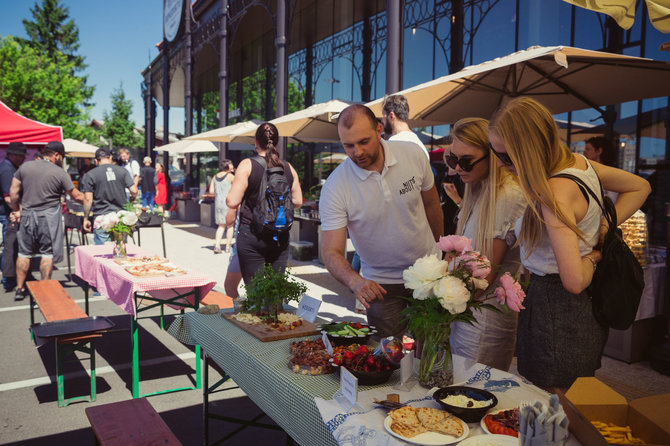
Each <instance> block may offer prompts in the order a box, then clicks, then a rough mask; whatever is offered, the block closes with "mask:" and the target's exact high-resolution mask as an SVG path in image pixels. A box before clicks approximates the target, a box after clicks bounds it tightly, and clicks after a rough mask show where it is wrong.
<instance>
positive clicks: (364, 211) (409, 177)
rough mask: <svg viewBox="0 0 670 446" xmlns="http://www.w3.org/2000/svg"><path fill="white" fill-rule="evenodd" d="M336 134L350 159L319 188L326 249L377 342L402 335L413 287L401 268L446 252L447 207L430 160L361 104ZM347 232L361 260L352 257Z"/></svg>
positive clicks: (353, 107)
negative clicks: (395, 137) (442, 244)
mask: <svg viewBox="0 0 670 446" xmlns="http://www.w3.org/2000/svg"><path fill="white" fill-rule="evenodd" d="M337 131H338V133H339V136H340V141H341V142H342V146H343V147H344V151H345V152H346V154H347V156H348V158H347V159H346V160H345V161H344V162H342V163H341V164H340V165H339V166H338V167H337V168H336V169H335V170H334V171H333V173H331V174H330V176H329V177H328V179H327V180H326V183H325V184H324V186H323V189H322V191H321V197H320V200H319V212H320V213H321V252H322V255H323V259H324V262H325V264H326V268H327V269H328V271H329V272H330V273H331V274H332V275H333V277H335V278H336V279H337V280H338V281H340V282H341V283H343V284H344V285H346V286H347V287H348V288H349V289H350V290H351V291H352V292H353V293H354V296H355V298H356V299H358V300H359V301H360V302H361V303H362V304H363V305H364V306H365V307H366V309H367V317H368V322H369V323H370V324H371V325H374V326H375V327H377V330H378V332H377V335H376V336H375V337H376V338H377V339H379V338H383V337H387V336H396V337H402V335H403V334H404V332H405V327H406V323H405V322H404V321H403V317H402V315H401V314H400V313H401V311H402V310H403V309H404V308H405V307H406V306H407V298H409V297H411V295H412V294H411V290H408V289H407V288H405V285H404V282H403V277H402V273H403V271H404V270H405V269H407V268H409V267H410V266H412V265H413V264H414V262H415V261H416V259H418V258H420V257H423V256H426V255H431V254H434V255H440V250H439V248H438V247H437V244H436V242H437V240H438V239H439V237H440V236H441V235H443V234H442V231H443V222H442V210H441V208H440V200H439V198H438V196H437V190H436V188H435V180H434V176H433V172H432V171H431V169H430V163H429V161H428V157H427V156H425V155H424V154H423V153H422V149H421V148H420V147H419V146H418V145H416V144H414V143H409V142H404V141H384V140H383V139H382V137H381V134H382V125H381V124H380V123H378V122H377V118H376V117H375V115H374V113H373V112H372V110H370V109H369V108H368V107H366V106H364V105H361V104H354V105H350V106H349V107H347V108H345V109H344V110H343V111H342V113H340V117H339V118H338V121H337ZM347 233H348V234H349V236H350V237H351V241H352V242H353V244H354V247H355V248H356V252H358V254H359V256H360V260H361V272H360V274H359V273H357V272H355V271H354V270H353V269H352V268H351V265H350V264H349V262H348V261H347V259H346V256H345V253H346V240H347Z"/></svg>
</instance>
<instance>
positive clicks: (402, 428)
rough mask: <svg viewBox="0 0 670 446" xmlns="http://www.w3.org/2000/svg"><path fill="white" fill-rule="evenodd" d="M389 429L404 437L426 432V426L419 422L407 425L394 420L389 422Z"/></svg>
mask: <svg viewBox="0 0 670 446" xmlns="http://www.w3.org/2000/svg"><path fill="white" fill-rule="evenodd" d="M391 430H392V431H393V432H395V433H396V434H398V435H400V436H403V437H405V438H412V437H416V436H417V435H419V434H423V433H424V432H426V428H425V427H423V426H422V425H421V424H417V425H414V426H407V425H405V424H402V423H396V422H393V423H391Z"/></svg>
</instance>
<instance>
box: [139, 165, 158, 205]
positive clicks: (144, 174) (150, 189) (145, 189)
mask: <svg viewBox="0 0 670 446" xmlns="http://www.w3.org/2000/svg"><path fill="white" fill-rule="evenodd" d="M143 162H144V166H142V168H141V169H140V183H141V186H142V207H143V208H150V209H151V210H152V211H153V210H154V197H155V196H156V181H155V179H156V169H154V168H153V167H151V157H149V156H145V157H144V160H143Z"/></svg>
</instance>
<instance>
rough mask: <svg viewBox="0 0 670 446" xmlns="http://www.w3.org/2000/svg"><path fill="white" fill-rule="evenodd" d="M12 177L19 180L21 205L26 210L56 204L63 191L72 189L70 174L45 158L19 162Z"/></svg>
mask: <svg viewBox="0 0 670 446" xmlns="http://www.w3.org/2000/svg"><path fill="white" fill-rule="evenodd" d="M14 178H16V179H17V180H19V181H20V182H21V189H22V191H23V197H22V198H21V206H22V208H23V209H26V210H33V211H42V210H44V209H50V208H52V207H54V206H57V205H59V204H60V197H61V195H62V194H63V192H69V191H71V190H72V189H74V184H72V180H71V179H70V175H68V174H67V172H65V170H64V169H63V168H62V167H59V166H57V165H55V164H54V163H52V162H51V161H47V160H36V161H29V162H27V163H23V164H21V167H19V169H18V170H17V171H16V173H15V174H14Z"/></svg>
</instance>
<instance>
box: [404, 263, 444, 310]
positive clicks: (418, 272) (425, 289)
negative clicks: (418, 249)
mask: <svg viewBox="0 0 670 446" xmlns="http://www.w3.org/2000/svg"><path fill="white" fill-rule="evenodd" d="M446 271H447V262H445V261H444V260H440V259H439V258H437V256H436V255H429V256H425V257H422V258H420V259H418V260H417V261H416V262H414V265H412V266H410V267H409V268H407V269H406V270H405V271H403V272H402V278H403V281H404V282H405V286H406V287H407V288H409V289H412V290H414V293H413V296H414V298H415V299H419V300H424V299H427V298H429V297H432V294H431V293H432V288H433V285H434V282H435V281H436V280H438V279H439V278H440V277H442V276H443V275H444V274H445V273H446Z"/></svg>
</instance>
